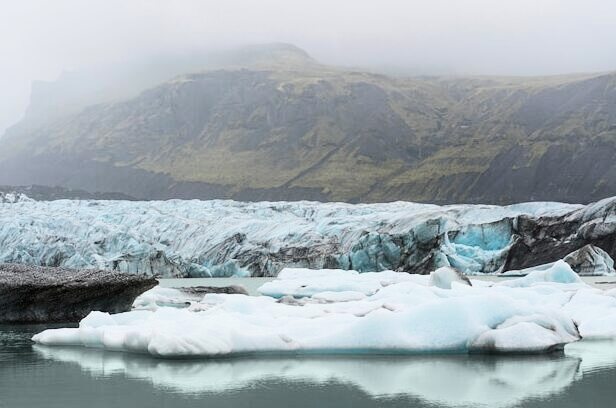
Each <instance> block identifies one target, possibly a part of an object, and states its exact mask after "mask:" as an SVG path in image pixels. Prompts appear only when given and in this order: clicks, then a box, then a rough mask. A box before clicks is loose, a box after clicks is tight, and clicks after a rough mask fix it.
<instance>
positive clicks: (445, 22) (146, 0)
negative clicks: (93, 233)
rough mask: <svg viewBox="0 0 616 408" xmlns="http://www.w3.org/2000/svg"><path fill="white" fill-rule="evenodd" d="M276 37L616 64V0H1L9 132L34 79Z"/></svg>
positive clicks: (488, 64) (434, 55) (474, 57)
mask: <svg viewBox="0 0 616 408" xmlns="http://www.w3.org/2000/svg"><path fill="white" fill-rule="evenodd" d="M265 42H289V43H293V44H296V45H298V46H300V47H302V48H304V49H305V50H306V51H308V52H309V53H310V54H312V55H313V56H314V57H315V58H317V59H318V60H320V61H322V62H326V63H332V64H342V65H354V66H362V65H363V66H371V67H375V66H386V67H389V68H398V69H403V68H404V69H408V70H409V72H413V73H421V74H430V73H435V74H495V75H503V74H506V75H509V74H511V75H536V74H541V75H543V74H558V73H570V72H588V71H607V70H616V1H611V0H415V1H414V0H209V1H208V0H200V1H198V0H2V2H1V3H0V54H1V55H2V62H1V64H0V74H1V75H0V89H1V90H2V91H1V95H2V99H1V100H0V134H1V132H2V130H3V129H4V128H5V127H6V126H8V125H10V124H11V123H12V122H15V121H16V120H18V119H19V117H20V116H21V115H22V114H23V111H24V109H25V107H26V105H27V101H28V97H29V92H30V83H31V81H32V80H33V79H45V80H52V79H55V78H56V77H57V76H58V75H59V74H60V72H62V71H63V70H79V69H84V67H88V66H92V65H97V64H103V63H110V62H112V63H121V62H122V61H123V60H126V59H128V58H132V59H135V58H139V57H140V56H141V55H143V56H147V55H151V54H160V53H166V52H169V51H190V50H194V49H210V48H211V49H220V48H224V47H230V46H237V45H242V44H252V43H265Z"/></svg>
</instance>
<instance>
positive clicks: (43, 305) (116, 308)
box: [0, 264, 157, 323]
mask: <svg viewBox="0 0 616 408" xmlns="http://www.w3.org/2000/svg"><path fill="white" fill-rule="evenodd" d="M156 285H157V281H156V279H154V278H151V277H144V276H137V275H129V274H126V273H120V272H110V271H101V270H73V269H66V268H50V267H41V266H32V265H16V264H0V322H16V323H17V322H19V323H34V322H76V321H79V320H81V319H82V318H84V317H85V316H86V315H87V314H88V313H90V312H91V311H93V310H98V311H102V312H109V313H120V312H126V311H129V310H130V309H131V305H132V303H133V301H134V300H135V298H136V297H137V296H139V295H140V294H142V293H143V292H145V291H146V290H148V289H151V288H153V287H154V286H156Z"/></svg>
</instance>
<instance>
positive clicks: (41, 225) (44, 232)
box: [0, 197, 616, 277]
mask: <svg viewBox="0 0 616 408" xmlns="http://www.w3.org/2000/svg"><path fill="white" fill-rule="evenodd" d="M5 201H7V200H5ZM612 207H613V206H612V203H611V201H605V202H604V203H597V204H593V205H592V206H589V207H584V206H580V205H571V204H561V203H526V204H516V205H511V206H505V207H500V206H490V205H450V206H436V205H429V204H415V203H407V202H394V203H385V204H357V205H352V204H344V203H315V202H259V203H242V202H235V201H224V200H213V201H199V200H188V201H186V200H170V201H151V202H129V201H87V200H85V201H79V200H58V201H48V202H43V201H39V202H37V201H32V200H26V199H20V200H16V199H14V197H11V199H10V200H8V202H4V203H0V262H7V263H26V264H37V265H44V266H65V267H72V268H99V269H111V270H119V271H123V272H128V273H139V274H148V275H155V276H161V277H209V276H275V275H276V274H277V273H278V272H279V271H280V270H281V269H283V268H285V267H303V268H312V269H324V268H329V269H336V268H338V269H351V270H356V271H359V272H374V271H383V270H397V271H407V272H415V273H429V272H430V271H432V270H434V269H436V268H438V267H442V266H451V267H454V268H456V269H458V270H460V271H462V272H464V273H466V274H473V273H493V272H498V271H501V270H502V268H503V265H504V263H505V262H506V260H507V257H508V253H509V250H510V248H511V245H512V244H515V243H517V242H519V241H520V240H524V239H526V238H525V237H524V236H522V235H523V234H524V232H523V231H520V229H519V228H518V227H517V224H518V219H519V218H520V217H531V218H533V217H534V218H533V219H535V218H537V217H548V218H549V217H573V218H575V219H576V220H577V219H579V220H580V222H582V219H583V220H586V221H584V223H585V224H583V225H582V226H581V227H580V231H582V232H581V234H582V233H583V234H584V237H581V236H580V238H579V239H580V240H581V241H583V240H585V239H595V238H596V239H599V238H597V237H601V236H603V235H601V234H604V233H609V231H611V230H609V228H611V227H609V226H610V225H611V224H609V223H607V224H606V223H605V222H604V223H598V222H597V219H596V217H599V216H601V217H608V218H609V217H612V216H613V215H611V214H613V213H614V211H616V210H614V208H612ZM615 217H616V216H615ZM614 225H615V226H616V223H614ZM608 227H609V228H608ZM576 228H577V227H576ZM606 228H608V229H606ZM615 228H616V227H615ZM606 231H607V232H606ZM574 233H575V231H573V232H572V234H574ZM574 249H577V248H574ZM564 255H566V254H564ZM564 255H563V256H564ZM541 263H543V262H541Z"/></svg>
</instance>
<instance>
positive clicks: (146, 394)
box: [0, 325, 616, 408]
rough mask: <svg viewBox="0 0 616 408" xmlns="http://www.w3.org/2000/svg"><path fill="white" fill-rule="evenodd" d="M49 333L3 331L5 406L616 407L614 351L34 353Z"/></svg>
mask: <svg viewBox="0 0 616 408" xmlns="http://www.w3.org/2000/svg"><path fill="white" fill-rule="evenodd" d="M47 327H49V326H40V325H37V326H31V325H28V326H23V325H20V326H0V407H2V408H13V407H20V408H21V407H42V406H45V407H48V408H55V407H58V408H60V407H61V408H73V407H84V406H87V407H88V408H97V407H105V408H107V407H110V406H113V407H124V406H126V407H168V406H173V407H234V408H240V407H252V408H260V407H268V408H269V407H272V406H289V407H354V408H357V407H481V406H485V407H559V408H568V407H582V406H583V407H612V406H613V403H614V399H615V398H616V388H615V387H614V384H616V342H614V341H582V342H578V343H573V344H570V345H568V346H567V347H566V348H565V350H564V352H561V353H557V354H551V355H541V356H494V355H415V356H404V357H400V356H362V357H345V356H331V357H327V358H323V357H315V356H312V357H306V356H303V357H288V356H287V357H280V358H275V357H260V358H254V357H236V358H225V359H210V360H206V359H204V360H165V359H155V358H151V357H149V356H144V355H138V354H130V353H118V352H109V351H101V350H97V349H87V348H68V347H44V346H37V345H34V344H33V343H32V342H31V340H30V338H31V336H32V335H33V334H35V333H37V332H39V331H41V330H43V329H45V328H47ZM84 402H87V404H86V405H84Z"/></svg>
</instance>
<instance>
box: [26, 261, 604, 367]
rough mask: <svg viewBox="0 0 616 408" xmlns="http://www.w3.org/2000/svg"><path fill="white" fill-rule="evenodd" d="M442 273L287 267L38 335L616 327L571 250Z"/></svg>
mask: <svg viewBox="0 0 616 408" xmlns="http://www.w3.org/2000/svg"><path fill="white" fill-rule="evenodd" d="M435 275H436V276H439V275H442V276H440V279H436V280H435V278H434V275H433V276H432V277H431V276H427V275H412V274H406V273H399V272H394V271H385V272H381V273H358V272H357V271H344V270H316V271H314V270H308V269H292V268H290V269H285V270H283V271H282V272H281V273H280V274H279V276H278V278H277V279H276V280H274V281H272V282H268V283H266V284H264V285H263V286H262V287H261V288H260V289H259V290H260V292H261V293H262V294H264V296H246V295H239V294H206V295H205V296H204V297H203V298H202V299H201V300H199V301H194V300H193V301H191V302H190V304H189V305H187V306H186V307H182V308H178V307H173V306H174V305H164V304H159V305H158V306H159V307H156V308H147V307H146V308H141V309H143V310H134V311H131V312H126V313H119V314H114V315H112V314H108V313H101V312H92V313H91V314H90V315H88V316H87V317H86V318H85V319H83V320H82V321H81V322H80V324H79V327H77V328H62V329H51V330H46V331H44V332H42V333H39V334H37V335H35V336H34V337H33V340H34V341H35V342H36V343H38V344H41V345H72V346H85V347H95V348H102V349H106V350H116V351H127V352H137V353H145V354H150V355H152V356H155V357H221V356H231V355H246V354H263V353H265V354H272V353H273V354H283V355H284V354H289V353H291V354H315V353H316V354H409V353H411V354H412V353H428V352H430V353H434V352H439V353H547V352H551V351H554V350H561V349H562V348H563V347H564V345H566V344H569V343H573V342H576V341H578V340H579V339H581V338H588V339H597V338H612V337H614V336H616V331H615V330H614V327H616V324H615V323H616V296H615V293H613V291H603V290H600V289H596V288H593V287H591V286H588V285H586V284H585V283H583V282H582V281H581V280H580V278H579V277H578V276H577V274H576V273H575V272H574V271H573V270H572V269H571V267H570V266H569V265H568V264H567V263H566V262H564V261H559V262H556V263H554V264H553V265H551V266H549V267H547V268H543V269H539V270H536V271H534V272H531V273H529V274H528V275H527V276H526V277H523V278H519V279H512V280H509V281H504V282H496V283H490V284H485V283H484V284H471V285H469V282H466V281H464V280H462V281H460V280H459V276H457V275H456V276H455V278H456V279H450V280H448V281H446V279H445V278H451V277H452V275H451V274H450V273H449V271H447V270H445V272H442V270H441V271H440V272H439V271H436V273H435ZM443 281H446V282H447V283H448V284H447V285H442V284H441V283H442V282H443ZM471 283H472V279H471ZM445 287H447V288H445ZM152 293H153V292H152V291H150V292H146V293H145V294H144V295H142V296H141V297H140V298H138V299H137V300H136V301H135V305H137V306H139V305H144V304H146V305H147V304H151V302H150V303H148V301H146V300H144V299H148V298H151V297H152ZM162 294H163V293H162V292H161V291H160V290H158V292H157V296H160V295H162Z"/></svg>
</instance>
